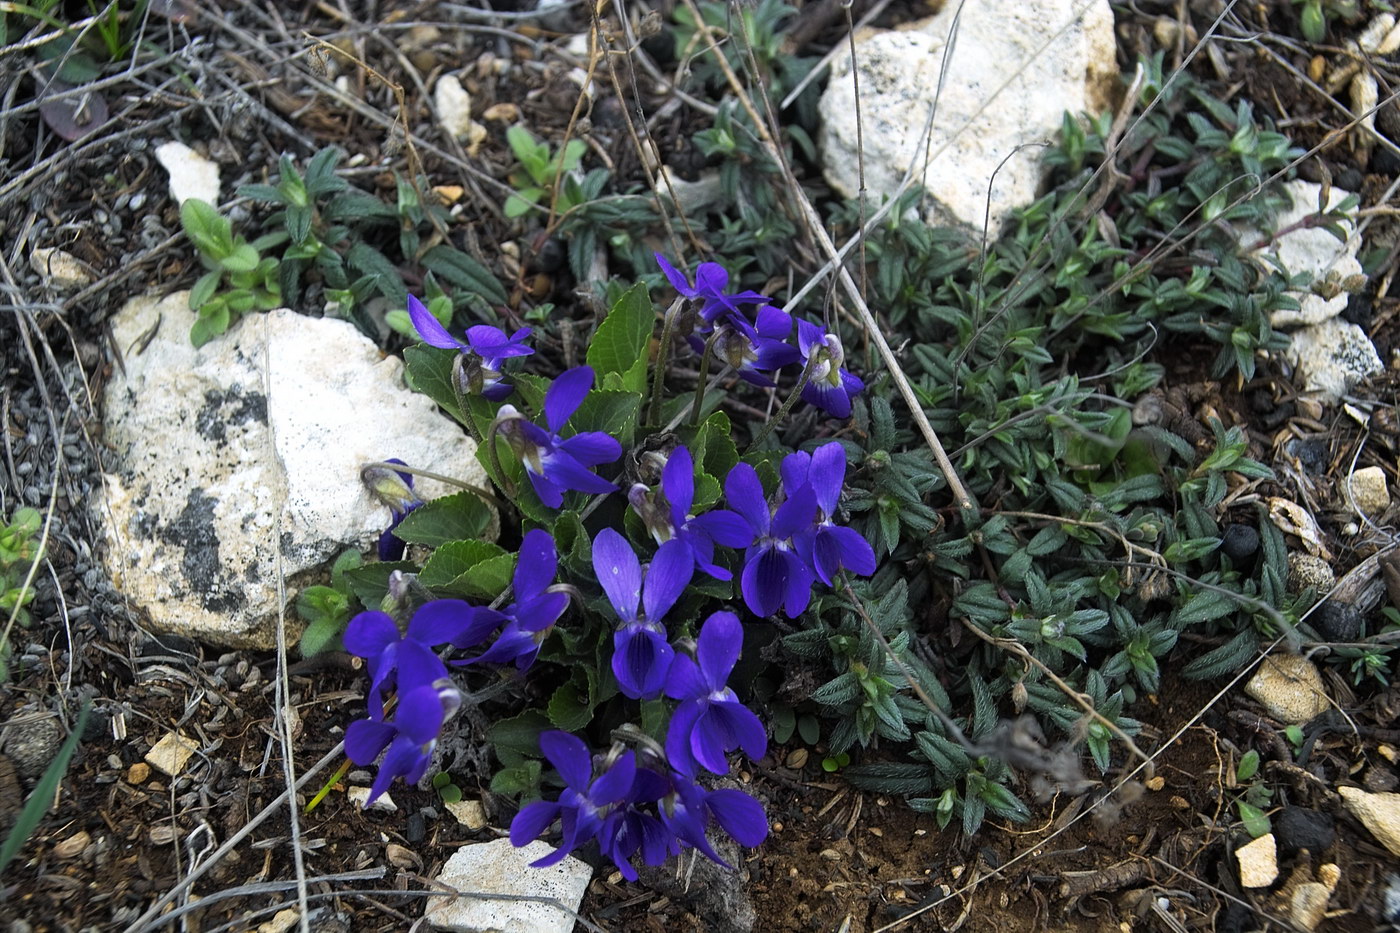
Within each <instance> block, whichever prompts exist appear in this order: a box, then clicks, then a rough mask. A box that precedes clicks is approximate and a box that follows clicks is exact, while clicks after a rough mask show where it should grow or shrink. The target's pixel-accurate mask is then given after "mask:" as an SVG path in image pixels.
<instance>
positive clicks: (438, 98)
mask: <svg viewBox="0 0 1400 933" xmlns="http://www.w3.org/2000/svg"><path fill="white" fill-rule="evenodd" d="M433 107H435V108H436V109H437V116H438V123H440V124H441V125H442V128H443V129H444V130H446V131H447V132H449V133H451V134H452V138H454V139H457V140H460V141H461V142H463V143H465V144H466V149H467V155H473V156H474V155H476V152H477V150H478V149H480V148H481V143H482V141H483V140H485V139H486V127H484V126H482V125H481V124H480V123H477V122H476V121H475V120H473V119H472V96H471V95H470V94H468V93H467V89H466V88H464V87H462V82H461V81H459V80H457V76H456V75H450V74H449V75H443V76H442V77H441V78H438V82H437V85H436V86H435V87H434V88H433Z"/></svg>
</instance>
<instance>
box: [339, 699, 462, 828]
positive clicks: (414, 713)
mask: <svg viewBox="0 0 1400 933" xmlns="http://www.w3.org/2000/svg"><path fill="white" fill-rule="evenodd" d="M461 705H462V694H461V693H460V692H459V691H458V690H457V688H456V687H454V686H452V681H450V680H448V679H446V678H445V677H444V678H443V679H442V680H439V681H436V682H434V683H428V684H422V685H420V686H416V687H413V688H412V689H410V690H405V691H403V692H402V693H401V694H400V696H399V706H398V709H397V710H395V711H394V721H393V722H381V721H380V720H378V719H357V720H355V721H354V722H352V723H350V727H349V728H348V729H346V730H345V754H346V755H347V756H348V757H349V759H350V760H351V761H353V762H354V763H355V764H357V765H368V764H372V763H373V762H374V760H375V759H376V758H378V757H379V753H380V752H382V751H384V748H385V746H388V748H389V751H388V753H387V754H386V755H385V756H384V761H383V762H382V763H381V764H380V765H379V773H378V774H377V775H375V777H374V783H373V784H372V785H371V786H370V789H369V799H368V800H366V801H365V806H366V807H368V806H369V805H370V804H372V803H374V801H375V800H377V799H379V795H380V794H382V793H384V791H386V790H388V788H389V785H390V784H391V783H393V780H394V778H396V777H400V776H401V777H403V779H404V782H405V783H407V784H417V783H418V781H419V779H420V778H422V777H423V772H424V771H425V770H427V767H428V763H429V762H430V761H431V760H432V757H433V748H434V747H435V746H436V745H437V738H438V733H439V732H440V731H442V724H443V723H445V722H447V720H449V719H451V718H452V717H453V716H454V715H455V714H456V712H457V710H458V709H459V708H460V707H461Z"/></svg>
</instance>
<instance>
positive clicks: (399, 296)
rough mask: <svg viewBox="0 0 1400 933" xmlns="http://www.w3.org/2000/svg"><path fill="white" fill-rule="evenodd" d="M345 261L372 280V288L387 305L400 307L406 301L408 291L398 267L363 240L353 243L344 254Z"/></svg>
mask: <svg viewBox="0 0 1400 933" xmlns="http://www.w3.org/2000/svg"><path fill="white" fill-rule="evenodd" d="M345 261H346V262H348V263H349V264H350V266H351V267H352V268H354V269H356V270H357V271H359V272H361V273H363V274H364V275H367V276H370V277H371V278H373V279H374V287H375V288H376V289H378V291H379V294H381V295H383V296H384V297H385V298H387V299H388V300H389V303H390V304H392V305H396V306H402V305H404V304H406V303H407V301H408V290H407V289H406V288H405V287H404V284H403V276H402V275H400V274H399V270H398V267H397V266H395V265H394V264H393V263H392V262H390V261H389V257H387V256H385V255H384V254H383V253H381V252H380V251H379V250H377V249H375V248H374V247H373V246H370V245H369V244H368V243H366V242H364V241H363V240H357V241H355V244H354V245H353V246H351V247H350V251H349V252H348V253H346V254H345Z"/></svg>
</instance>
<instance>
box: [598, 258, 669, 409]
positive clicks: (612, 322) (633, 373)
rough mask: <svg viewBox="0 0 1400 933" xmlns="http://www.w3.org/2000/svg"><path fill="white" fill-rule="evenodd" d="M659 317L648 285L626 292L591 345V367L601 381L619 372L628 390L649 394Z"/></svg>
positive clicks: (639, 285)
mask: <svg viewBox="0 0 1400 933" xmlns="http://www.w3.org/2000/svg"><path fill="white" fill-rule="evenodd" d="M655 318H656V315H655V311H654V309H653V308H652V304H651V296H650V295H648V294H647V288H646V286H645V285H643V284H641V283H640V282H639V283H637V284H636V285H634V286H632V287H631V288H629V289H628V290H627V291H626V292H624V293H623V295H622V297H621V298H619V299H618V300H617V302H616V303H615V304H614V305H613V306H612V309H611V310H610V311H608V315H607V317H605V318H603V320H602V323H600V324H599V325H598V329H597V331H596V332H595V333H594V334H593V341H592V343H590V344H589V346H588V365H589V366H592V367H593V370H594V371H595V372H596V373H597V374H598V377H599V379H602V377H603V376H605V375H607V374H608V373H618V374H619V375H621V376H622V386H623V388H624V389H627V390H629V391H632V392H641V393H644V392H645V391H646V384H647V363H648V354H647V349H648V347H649V345H650V344H651V334H652V330H653V329H654V326H655Z"/></svg>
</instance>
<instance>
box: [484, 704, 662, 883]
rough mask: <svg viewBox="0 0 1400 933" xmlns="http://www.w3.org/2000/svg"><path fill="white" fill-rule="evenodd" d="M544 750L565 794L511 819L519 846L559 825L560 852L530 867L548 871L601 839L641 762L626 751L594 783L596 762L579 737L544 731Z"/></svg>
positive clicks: (530, 806) (512, 839) (512, 837)
mask: <svg viewBox="0 0 1400 933" xmlns="http://www.w3.org/2000/svg"><path fill="white" fill-rule="evenodd" d="M540 750H541V751H543V752H544V756H545V757H546V758H548V759H549V763H550V764H552V765H554V767H555V768H556V769H557V770H558V771H559V776H560V777H562V778H563V779H564V792H563V793H562V794H560V795H559V799H558V800H557V801H549V800H537V801H535V802H534V803H531V804H527V805H526V806H524V807H522V808H521V810H520V812H519V813H517V814H516V815H515V819H513V820H511V823H510V842H511V845H513V846H516V847H520V846H524V845H528V844H529V843H530V841H531V840H533V839H535V838H537V837H538V836H539V835H540V834H541V833H543V832H544V831H545V830H546V829H548V828H549V827H550V826H551V825H552V824H553V823H554V821H555V820H558V821H559V823H560V827H561V829H562V830H563V833H564V838H563V841H561V842H560V843H559V848H557V849H555V850H554V851H553V852H551V853H549V854H548V855H546V856H545V857H544V858H541V859H537V860H536V861H534V862H531V863H530V864H531V865H533V866H534V867H536V868H545V867H548V866H550V865H554V864H557V863H559V862H561V861H563V860H564V857H565V856H566V855H568V854H569V853H570V852H572V851H573V850H574V849H577V848H578V847H579V846H581V845H584V844H585V843H587V842H588V841H589V840H590V839H594V838H596V837H597V836H598V834H599V832H600V830H602V828H603V821H604V818H605V817H606V816H608V815H609V813H610V808H613V807H616V806H620V805H622V804H623V801H624V800H626V799H627V797H628V795H629V794H631V792H632V785H633V780H634V778H635V777H636V775H637V760H636V757H635V756H634V755H633V753H632V752H630V751H629V752H623V753H622V754H621V755H620V756H619V757H618V758H617V760H616V761H614V762H613V763H612V764H611V765H610V766H608V768H607V769H606V770H604V771H603V773H602V774H600V775H599V776H598V778H597V779H596V780H595V779H594V778H593V757H592V756H591V755H589V753H588V746H587V745H584V744H583V740H582V739H580V738H578V737H577V736H573V735H569V734H568V733H567V732H558V731H554V730H551V731H549V732H542V733H540ZM618 867H619V868H620V867H621V866H620V865H619V866H618Z"/></svg>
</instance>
